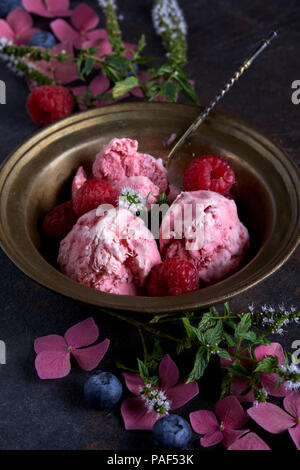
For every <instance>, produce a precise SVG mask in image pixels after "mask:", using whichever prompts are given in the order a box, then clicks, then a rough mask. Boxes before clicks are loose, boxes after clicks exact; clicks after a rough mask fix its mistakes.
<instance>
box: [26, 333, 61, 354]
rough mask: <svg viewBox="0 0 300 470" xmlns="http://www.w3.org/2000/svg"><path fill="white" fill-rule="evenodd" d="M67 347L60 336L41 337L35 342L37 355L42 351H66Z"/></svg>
mask: <svg viewBox="0 0 300 470" xmlns="http://www.w3.org/2000/svg"><path fill="white" fill-rule="evenodd" d="M67 347H68V345H67V343H66V342H65V340H64V338H63V337H62V336H60V335H48V336H41V338H37V339H36V340H35V341H34V350H35V352H36V354H39V353H40V352H42V351H66V350H67Z"/></svg>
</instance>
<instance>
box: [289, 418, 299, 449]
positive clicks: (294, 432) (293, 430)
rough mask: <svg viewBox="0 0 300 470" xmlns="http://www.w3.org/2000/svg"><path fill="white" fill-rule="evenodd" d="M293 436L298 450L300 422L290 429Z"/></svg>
mask: <svg viewBox="0 0 300 470" xmlns="http://www.w3.org/2000/svg"><path fill="white" fill-rule="evenodd" d="M289 433H290V436H291V438H292V439H293V441H294V444H295V446H296V448H297V449H298V450H300V424H297V426H295V427H294V428H290V429H289Z"/></svg>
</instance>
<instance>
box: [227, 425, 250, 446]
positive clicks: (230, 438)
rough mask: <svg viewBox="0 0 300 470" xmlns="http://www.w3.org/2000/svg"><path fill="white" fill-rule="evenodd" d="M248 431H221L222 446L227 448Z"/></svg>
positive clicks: (228, 429)
mask: <svg viewBox="0 0 300 470" xmlns="http://www.w3.org/2000/svg"><path fill="white" fill-rule="evenodd" d="M249 431H250V429H232V428H225V429H224V431H223V446H224V447H228V446H230V445H231V444H233V443H234V441H236V440H237V439H238V438H239V437H240V436H242V435H243V434H245V433H246V432H249Z"/></svg>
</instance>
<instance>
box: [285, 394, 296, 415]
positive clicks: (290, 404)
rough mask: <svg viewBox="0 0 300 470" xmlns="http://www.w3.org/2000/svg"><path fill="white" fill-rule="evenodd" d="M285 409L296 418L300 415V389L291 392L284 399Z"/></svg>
mask: <svg viewBox="0 0 300 470" xmlns="http://www.w3.org/2000/svg"><path fill="white" fill-rule="evenodd" d="M283 406H284V408H285V410H286V411H287V412H288V413H290V414H291V415H292V416H294V418H299V417H300V391H299V392H294V393H290V394H289V395H288V396H287V397H285V399H284V400H283Z"/></svg>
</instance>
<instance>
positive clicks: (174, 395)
mask: <svg viewBox="0 0 300 470" xmlns="http://www.w3.org/2000/svg"><path fill="white" fill-rule="evenodd" d="M198 393H199V387H198V384H197V382H190V383H188V384H185V383H183V384H179V385H175V387H172V388H169V389H168V390H167V391H166V396H167V398H168V400H169V401H170V402H171V409H172V410H177V408H180V407H181V406H183V405H185V403H187V402H188V401H190V400H191V399H192V398H194V397H195V396H196V395H198Z"/></svg>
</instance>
